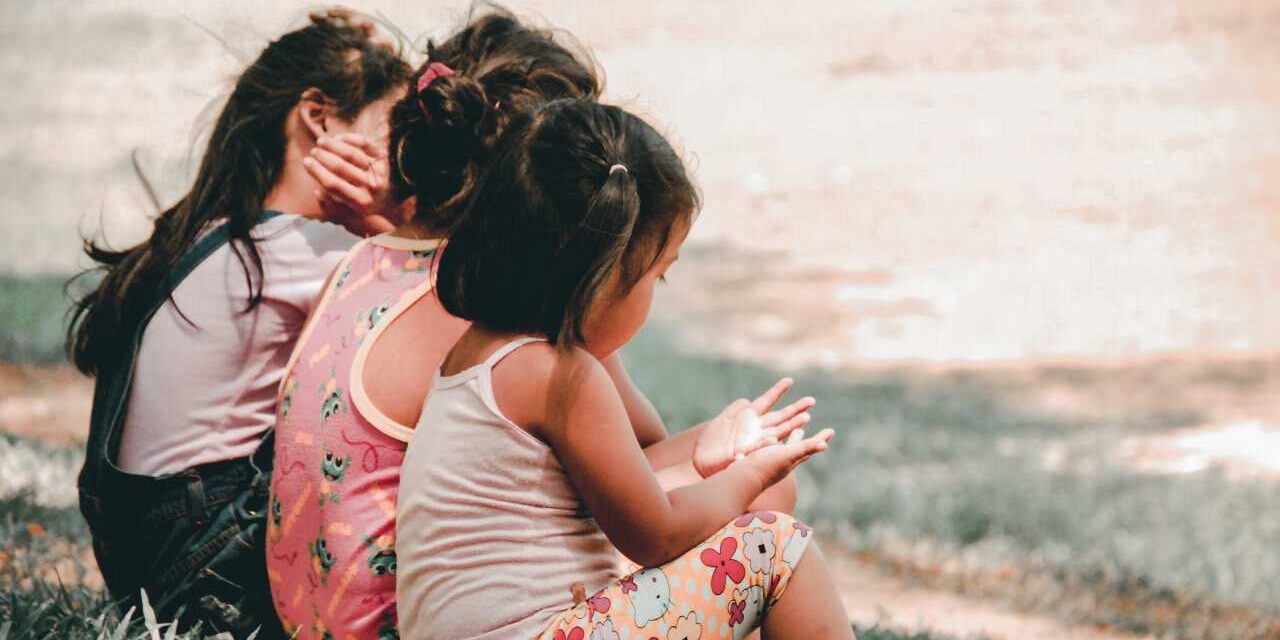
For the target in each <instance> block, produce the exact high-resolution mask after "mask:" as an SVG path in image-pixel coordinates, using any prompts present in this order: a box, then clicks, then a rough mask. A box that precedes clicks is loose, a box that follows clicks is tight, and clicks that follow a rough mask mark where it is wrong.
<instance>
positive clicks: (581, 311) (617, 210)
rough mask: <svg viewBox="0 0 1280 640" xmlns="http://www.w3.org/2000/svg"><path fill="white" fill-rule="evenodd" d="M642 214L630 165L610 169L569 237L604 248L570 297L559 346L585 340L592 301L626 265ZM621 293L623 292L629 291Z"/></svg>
mask: <svg viewBox="0 0 1280 640" xmlns="http://www.w3.org/2000/svg"><path fill="white" fill-rule="evenodd" d="M639 214H640V194H639V193H637V192H636V182H635V180H634V179H632V177H631V172H630V171H628V170H627V167H626V165H623V164H621V163H617V164H614V165H613V166H612V167H610V168H609V173H608V176H607V177H606V178H605V181H604V186H602V187H601V188H600V190H599V191H597V192H596V194H595V196H593V197H592V198H591V201H590V202H589V203H588V204H587V213H586V216H585V217H583V219H582V223H581V224H580V226H579V229H578V233H575V234H574V235H572V236H571V237H570V239H569V243H568V244H584V245H587V246H588V247H589V246H590V245H596V246H599V247H601V249H600V250H599V253H598V255H596V256H595V259H594V260H592V261H591V262H590V263H589V264H588V266H587V269H586V273H585V274H584V277H583V278H582V280H581V282H580V283H579V284H578V287H577V288H576V289H575V290H574V292H573V295H572V297H571V298H570V303H569V305H568V307H567V308H566V310H565V313H564V321H563V322H562V323H561V324H560V329H559V331H557V332H556V335H555V336H553V337H552V340H553V341H554V342H555V343H556V346H560V347H564V346H569V345H573V344H579V343H581V342H582V340H583V333H582V329H583V324H584V323H585V321H586V316H587V313H588V312H589V311H590V310H591V304H592V302H593V301H594V300H596V299H597V298H599V295H598V293H599V292H600V291H601V290H603V289H604V288H605V285H606V284H607V283H608V281H609V277H610V276H611V275H612V274H613V273H614V272H615V271H617V269H618V267H619V266H620V265H621V264H622V256H623V255H624V254H625V253H626V251H627V247H628V246H629V245H630V244H631V235H632V232H634V231H635V227H636V218H637V216H639ZM585 248H587V247H565V251H566V252H568V253H570V254H572V253H574V252H575V250H576V251H581V250H582V249H585ZM617 293H618V294H619V295H623V294H625V293H626V291H618V292H617Z"/></svg>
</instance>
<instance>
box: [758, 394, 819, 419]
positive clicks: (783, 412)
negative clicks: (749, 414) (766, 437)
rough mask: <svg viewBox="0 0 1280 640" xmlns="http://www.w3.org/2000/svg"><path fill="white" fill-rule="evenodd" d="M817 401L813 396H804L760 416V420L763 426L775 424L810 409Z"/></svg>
mask: <svg viewBox="0 0 1280 640" xmlns="http://www.w3.org/2000/svg"><path fill="white" fill-rule="evenodd" d="M817 403H818V401H817V400H816V399H814V397H813V396H805V397H803V398H800V399H799V400H796V401H795V402H792V403H791V404H789V405H787V406H785V407H783V408H781V409H778V410H776V411H770V412H769V413H766V414H764V415H762V416H760V421H761V422H763V423H764V424H765V426H775V425H778V424H781V423H783V422H785V421H787V420H790V419H791V418H794V417H796V416H798V415H800V414H802V413H804V412H806V411H808V410H810V409H812V408H813V405H815V404H817Z"/></svg>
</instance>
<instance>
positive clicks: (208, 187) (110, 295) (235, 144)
mask: <svg viewBox="0 0 1280 640" xmlns="http://www.w3.org/2000/svg"><path fill="white" fill-rule="evenodd" d="M312 20H313V22H312V24H310V25H308V26H306V27H303V28H301V29H297V30H295V31H291V32H289V33H287V34H285V35H284V36H282V37H281V38H280V39H278V40H276V41H274V42H272V43H271V44H269V45H268V46H267V48H266V49H265V50H264V51H263V52H262V54H261V55H259V56H258V59H257V60H255V61H254V62H253V64H251V65H250V66H249V68H247V69H245V71H244V73H242V74H241V75H240V77H239V79H238V80H237V81H236V84H235V89H234V90H233V91H232V93H231V97H230V98H229V99H228V100H227V103H226V105H225V106H224V107H223V109H222V112H221V113H220V114H219V115H218V119H217V121H216V123H215V125H214V128H213V133H212V135H211V136H210V138H209V143H208V147H207V149H206V150H205V152H204V156H203V158H202V159H201V161H200V168H199V170H198V171H197V173H196V177H195V181H194V183H193V184H192V186H191V189H190V190H189V191H187V193H186V195H184V196H183V197H182V198H181V199H180V200H178V202H177V204H175V205H173V206H172V207H170V208H169V209H167V210H166V211H164V212H163V213H161V214H160V216H159V218H158V219H157V220H156V221H155V229H154V230H153V231H152V233H151V236H150V237H149V238H148V239H147V240H146V241H145V242H143V243H141V244H139V245H137V246H135V247H131V248H128V249H125V250H122V251H117V250H113V249H111V248H108V247H106V246H103V245H100V244H98V243H96V242H93V241H92V240H86V241H85V253H87V254H88V255H89V257H90V258H92V259H93V260H94V261H95V262H96V263H97V265H98V267H97V268H96V269H95V271H100V272H102V273H103V274H104V275H103V278H102V280H101V281H100V283H99V284H98V286H97V288H95V289H94V290H93V291H91V292H90V293H88V294H87V295H85V296H84V297H82V298H80V299H79V300H78V301H77V303H76V306H75V307H74V309H73V310H72V316H71V325H70V326H69V328H68V333H67V350H68V353H69V355H70V357H71V360H72V362H73V363H74V364H75V365H76V367H77V368H78V369H80V370H81V371H82V372H84V373H86V374H90V375H92V374H94V373H96V372H97V371H98V370H99V367H100V366H101V365H102V364H103V363H105V362H108V361H109V359H111V358H115V357H118V355H119V354H117V353H116V352H115V350H116V349H117V348H118V346H119V344H120V342H121V340H120V336H121V335H122V334H123V333H125V332H127V331H128V330H129V329H130V328H132V327H134V326H135V325H136V324H137V323H138V322H140V321H142V318H141V316H142V314H143V313H145V311H146V309H147V306H148V303H149V302H150V301H152V300H154V298H155V296H156V295H158V294H159V292H160V290H161V287H162V286H163V285H164V278H165V275H166V274H167V273H168V272H169V271H170V270H171V269H172V268H173V267H174V265H175V264H176V263H177V262H178V260H179V259H180V258H181V257H182V255H183V254H185V253H186V252H187V251H188V250H190V249H191V247H192V246H193V245H194V244H195V243H196V240H197V238H198V237H199V235H200V233H201V232H202V231H203V230H204V229H206V228H207V227H208V225H209V223H210V222H212V221H215V220H221V219H225V220H226V224H227V229H228V231H230V234H231V239H232V243H231V246H232V249H233V250H234V251H235V254H236V257H237V258H238V259H239V261H240V264H241V266H243V267H244V277H245V281H246V283H247V284H248V285H249V290H250V299H249V304H248V307H247V308H246V311H249V310H252V309H253V308H255V307H256V306H257V305H258V304H259V303H261V301H262V277H263V273H262V258H261V256H260V255H259V254H258V250H257V247H256V246H255V245H254V240H253V238H252V236H251V233H250V232H251V231H252V229H253V227H254V225H255V224H256V223H257V221H258V219H259V216H260V212H261V210H262V203H263V201H264V200H265V199H266V198H267V195H268V194H269V193H270V191H271V188H272V187H273V186H274V184H275V182H276V180H278V179H279V177H280V173H281V170H282V169H283V167H284V160H285V158H284V155H285V144H286V139H285V120H286V118H287V116H288V115H289V113H290V112H291V111H292V110H293V108H294V107H295V106H296V105H297V104H298V100H299V98H300V97H301V96H302V94H303V92H305V91H306V90H307V89H309V88H312V87H314V88H318V89H320V90H321V91H322V92H323V93H324V95H325V96H326V99H327V100H329V101H331V102H332V103H333V104H334V105H335V106H336V108H337V115H338V117H340V118H343V119H345V120H351V119H354V118H355V117H356V115H357V114H359V112H360V111H361V110H362V109H364V108H365V107H366V106H368V105H369V104H370V103H372V102H375V101H377V100H378V99H380V98H382V97H383V96H385V95H387V93H388V92H389V91H392V90H395V89H397V88H400V87H402V86H403V85H404V84H405V83H407V82H408V79H409V76H410V74H411V73H412V69H411V68H410V67H409V66H408V65H407V64H406V63H405V62H404V61H403V60H402V59H401V58H400V57H399V55H398V54H397V52H395V51H392V50H390V49H389V48H387V47H385V46H379V45H377V44H375V43H372V42H371V41H370V40H369V39H368V37H367V34H366V32H365V31H363V30H362V29H360V28H358V27H357V26H353V25H351V24H349V23H348V22H346V21H344V20H340V19H334V18H331V17H319V16H317V17H313V19H312Z"/></svg>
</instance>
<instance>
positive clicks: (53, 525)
mask: <svg viewBox="0 0 1280 640" xmlns="http://www.w3.org/2000/svg"><path fill="white" fill-rule="evenodd" d="M32 525H39V528H38V529H35V530H36V531H37V533H33V532H32V531H33V526H32ZM0 538H3V539H5V540H10V541H12V542H11V543H10V544H9V545H7V546H6V548H5V554H6V556H5V559H4V561H3V562H0V638H6V639H9V638H12V639H13V640H54V639H57V640H63V639H66V640H125V639H130V640H134V639H137V640H142V639H144V638H145V639H148V640H154V638H163V639H165V640H187V639H194V638H198V637H200V633H199V630H198V629H196V630H191V631H188V632H185V633H179V632H178V630H177V628H176V627H175V626H173V625H171V624H167V623H165V622H163V621H158V620H156V619H155V615H154V613H151V612H150V610H149V609H148V608H147V607H146V606H145V605H144V608H143V610H142V611H132V610H130V611H123V612H122V611H121V610H120V608H119V607H117V606H116V605H115V604H114V603H113V602H111V600H110V599H109V598H108V597H107V596H106V595H105V594H104V593H103V592H102V591H101V590H100V589H96V588H91V587H88V586H85V585H84V580H85V579H86V578H87V577H90V574H92V570H91V569H89V570H84V571H81V572H76V573H74V575H65V576H64V575H61V574H60V573H58V572H57V571H55V570H54V568H55V567H58V566H67V565H73V564H74V565H76V566H82V565H79V564H78V563H79V562H80V561H81V560H82V559H83V558H84V557H85V554H86V553H88V547H89V538H88V531H87V530H86V529H85V526H84V522H83V521H82V520H81V519H80V514H79V512H77V511H76V510H75V509H71V508H49V507H43V506H40V505H39V504H36V503H35V501H34V500H32V498H31V495H30V494H18V495H14V496H9V497H6V498H0ZM855 630H856V631H857V633H858V637H859V638H860V639H861V640H954V639H952V638H950V637H948V636H940V635H936V634H933V633H930V632H920V631H903V630H898V629H893V628H889V627H881V626H879V625H876V626H872V627H855Z"/></svg>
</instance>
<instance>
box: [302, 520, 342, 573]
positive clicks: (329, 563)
mask: <svg viewBox="0 0 1280 640" xmlns="http://www.w3.org/2000/svg"><path fill="white" fill-rule="evenodd" d="M307 550H308V551H309V552H310V555H311V564H312V568H313V569H314V570H315V572H316V574H317V575H319V576H320V584H327V583H328V582H329V570H330V569H333V563H334V562H335V559H334V557H333V554H332V553H331V552H330V551H329V543H327V542H325V539H324V530H323V529H321V530H320V535H318V536H316V539H315V540H314V541H312V542H309V543H307Z"/></svg>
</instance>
